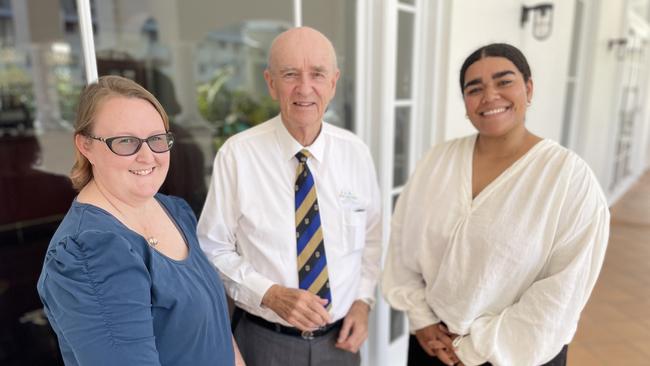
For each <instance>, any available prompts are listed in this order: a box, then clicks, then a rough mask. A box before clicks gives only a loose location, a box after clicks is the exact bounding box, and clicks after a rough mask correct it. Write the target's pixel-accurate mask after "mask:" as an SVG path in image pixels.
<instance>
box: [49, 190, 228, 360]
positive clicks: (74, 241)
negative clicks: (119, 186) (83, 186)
mask: <svg viewBox="0 0 650 366" xmlns="http://www.w3.org/2000/svg"><path fill="white" fill-rule="evenodd" d="M156 199H157V200H158V202H160V204H161V205H162V207H164V208H165V210H166V211H167V214H168V215H169V217H170V218H171V219H172V221H174V222H175V223H176V226H177V227H178V229H179V231H180V232H181V233H182V235H183V237H184V238H185V242H186V243H187V245H188V249H189V253H188V256H187V258H186V259H184V260H180V261H179V260H173V259H171V258H169V257H166V256H165V255H163V254H161V253H160V252H158V251H157V250H155V249H153V248H151V247H150V246H149V245H148V244H147V242H146V241H145V239H144V238H143V237H142V236H140V235H139V234H137V233H135V232H133V231H131V230H130V229H128V228H127V227H126V226H124V225H123V224H122V223H120V222H119V221H118V220H117V219H116V218H115V217H113V216H112V215H111V214H109V213H108V212H107V211H104V210H103V209H101V208H98V207H96V206H93V205H88V204H83V203H79V202H77V201H76V200H75V201H74V202H73V204H72V207H71V208H70V210H69V211H68V213H67V214H66V216H65V218H64V219H63V221H62V222H61V225H60V226H59V228H58V229H57V231H56V233H55V234H54V237H53V238H52V240H51V241H50V245H49V247H48V250H47V254H46V256H45V262H44V264H43V271H42V272H41V276H40V278H39V281H38V293H39V295H40V297H41V300H42V301H43V304H44V305H45V313H46V314H47V317H48V319H49V321H50V324H51V325H52V328H53V329H54V331H55V332H56V334H57V337H58V340H59V346H60V349H61V353H62V355H63V359H64V361H65V363H66V365H93V366H98V365H193V366H194V365H196V366H200V365H228V366H231V365H234V354H233V346H232V338H231V332H230V322H229V319H228V308H227V304H226V297H225V293H224V289H223V285H222V283H221V280H220V279H219V276H218V275H217V273H216V271H215V270H214V268H213V267H212V265H211V264H210V263H209V262H208V260H207V259H206V257H205V255H204V254H203V252H202V251H201V249H200V247H199V244H198V241H197V238H196V217H195V216H194V213H193V212H192V211H191V209H190V208H189V206H188V205H187V203H186V202H185V201H183V200H182V199H180V198H175V197H171V196H165V195H162V194H157V195H156Z"/></svg>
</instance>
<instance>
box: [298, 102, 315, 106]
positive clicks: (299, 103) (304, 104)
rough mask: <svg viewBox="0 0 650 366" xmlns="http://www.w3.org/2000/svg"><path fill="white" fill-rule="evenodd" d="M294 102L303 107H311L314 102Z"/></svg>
mask: <svg viewBox="0 0 650 366" xmlns="http://www.w3.org/2000/svg"><path fill="white" fill-rule="evenodd" d="M294 104H296V105H298V106H301V107H309V106H310V105H312V104H313V103H301V102H295V103H294Z"/></svg>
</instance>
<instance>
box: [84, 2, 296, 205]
mask: <svg viewBox="0 0 650 366" xmlns="http://www.w3.org/2000/svg"><path fill="white" fill-rule="evenodd" d="M172 3H173V4H175V5H177V6H178V8H177V9H175V10H174V9H161V8H160V7H156V6H154V4H153V3H149V2H133V1H117V0H114V1H102V2H98V3H97V4H96V5H97V6H96V7H95V8H94V9H93V11H94V16H95V17H96V19H97V31H96V32H95V47H96V51H97V52H96V53H97V67H98V72H99V74H100V75H106V74H118V75H122V76H125V77H128V78H130V79H133V80H135V81H137V82H138V83H139V84H141V85H142V86H144V87H145V88H147V89H148V90H149V91H151V92H152V94H154V95H155V96H156V97H157V98H158V99H159V100H160V102H161V104H162V105H163V107H164V108H165V110H166V111H167V113H168V114H169V116H170V122H171V129H172V131H174V133H175V134H176V137H177V138H176V144H175V146H174V149H172V152H171V164H170V170H169V173H168V176H167V180H166V182H165V184H164V185H163V187H162V189H161V192H163V193H167V194H172V195H176V196H180V197H182V198H184V199H185V200H187V201H188V202H189V203H190V205H191V207H192V208H193V209H194V212H195V213H196V214H197V215H198V214H199V213H200V211H201V208H202V205H203V200H204V199H205V195H206V193H207V192H206V186H207V180H208V179H209V177H210V174H211V167H212V160H213V157H214V154H215V153H216V151H217V150H218V148H219V147H220V146H221V145H222V144H223V142H224V141H225V140H226V139H227V138H228V137H230V136H232V135H233V134H235V133H237V132H240V131H242V130H244V129H247V128H249V127H251V126H254V125H255V124H258V123H260V122H263V121H265V120H267V119H269V118H271V117H273V116H274V115H276V114H277V113H278V111H279V109H278V107H277V104H276V103H275V102H274V101H272V100H271V98H270V97H269V96H268V92H267V89H266V84H265V82H264V77H263V71H264V69H265V68H266V62H267V58H268V49H269V47H270V44H271V42H272V40H273V39H274V38H275V37H276V36H277V35H278V34H279V33H281V32H283V31H284V30H286V29H289V28H290V27H291V24H292V19H291V16H292V6H293V2H292V1H291V0H282V1H274V2H272V3H271V2H267V1H263V0H242V1H238V2H236V3H234V2H229V1H198V0H194V1H184V2H183V3H182V4H181V2H178V3H175V2H172ZM172 8H173V7H172Z"/></svg>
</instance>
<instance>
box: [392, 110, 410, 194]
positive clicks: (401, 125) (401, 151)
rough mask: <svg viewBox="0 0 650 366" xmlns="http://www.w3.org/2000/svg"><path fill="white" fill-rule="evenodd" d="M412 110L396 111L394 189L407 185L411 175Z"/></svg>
mask: <svg viewBox="0 0 650 366" xmlns="http://www.w3.org/2000/svg"><path fill="white" fill-rule="evenodd" d="M410 121H411V108H410V107H397V108H396V109H395V152H394V153H395V156H394V166H393V187H399V186H401V185H404V183H406V180H407V179H408V174H409V155H408V146H409V141H410V134H411V131H410V130H411V124H410Z"/></svg>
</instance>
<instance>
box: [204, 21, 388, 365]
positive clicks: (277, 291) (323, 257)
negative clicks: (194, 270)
mask: <svg viewBox="0 0 650 366" xmlns="http://www.w3.org/2000/svg"><path fill="white" fill-rule="evenodd" d="M264 78H265V79H266V82H267V85H268V89H269V93H270V94H271V96H272V97H273V98H274V99H276V100H277V101H278V102H279V104H280V115H279V116H277V117H275V118H273V119H271V120H269V121H266V122H265V123H262V124H261V125H258V126H256V127H253V128H251V129H249V130H247V131H244V132H242V133H240V134H238V135H236V136H233V137H232V138H230V139H229V140H228V141H227V142H226V143H225V144H224V145H223V147H222V148H221V149H220V150H219V152H218V154H217V156H216V157H215V161H214V172H213V177H212V181H211V185H210V190H209V193H208V196H207V199H206V203H205V207H204V209H203V213H202V215H201V220H200V221H199V227H198V231H199V238H200V242H201V247H202V248H203V250H204V251H205V253H206V254H207V256H208V258H210V260H211V261H212V263H214V265H215V266H216V267H217V269H218V270H219V272H220V274H221V276H222V279H223V281H224V284H225V286H226V290H227V292H228V294H229V295H230V296H231V297H232V298H233V299H234V301H235V304H236V306H237V307H238V310H236V313H235V314H236V315H235V316H233V326H234V328H235V332H234V333H235V338H236V339H237V342H238V345H239V347H240V350H241V352H242V354H243V356H244V359H245V361H246V363H247V364H248V365H249V366H256V365H264V366H273V365H282V366H286V365H337V366H344V365H358V364H359V362H360V357H359V352H358V351H359V347H360V346H361V344H362V343H363V342H364V340H365V339H366V337H367V334H368V312H369V311H370V307H371V306H372V304H373V302H374V296H375V286H376V282H377V278H378V276H379V270H380V268H379V267H380V258H381V222H380V221H381V220H380V205H379V189H378V186H377V181H376V175H375V171H374V166H373V162H372V158H371V156H370V152H369V150H368V148H367V147H366V146H365V145H364V144H363V142H362V141H361V140H360V139H359V138H357V137H356V136H355V135H353V134H352V133H350V132H348V131H346V130H343V129H340V128H338V127H335V126H332V125H330V124H328V123H325V122H323V114H324V112H325V110H326V109H327V105H328V103H329V102H330V101H331V100H332V97H333V96H334V93H335V90H336V82H337V80H338V78H339V70H338V67H337V65H336V54H335V52H334V47H333V46H332V44H331V42H330V41H329V40H328V39H327V38H325V36H323V35H322V34H321V33H319V32H318V31H316V30H314V29H311V28H307V27H303V28H294V29H291V30H288V31H286V32H284V33H282V34H280V35H279V36H278V37H277V38H276V39H275V40H274V41H273V44H272V45H271V50H270V56H269V62H268V68H267V70H266V71H265V72H264ZM237 314H243V315H241V317H239V316H237ZM238 318H239V319H238Z"/></svg>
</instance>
